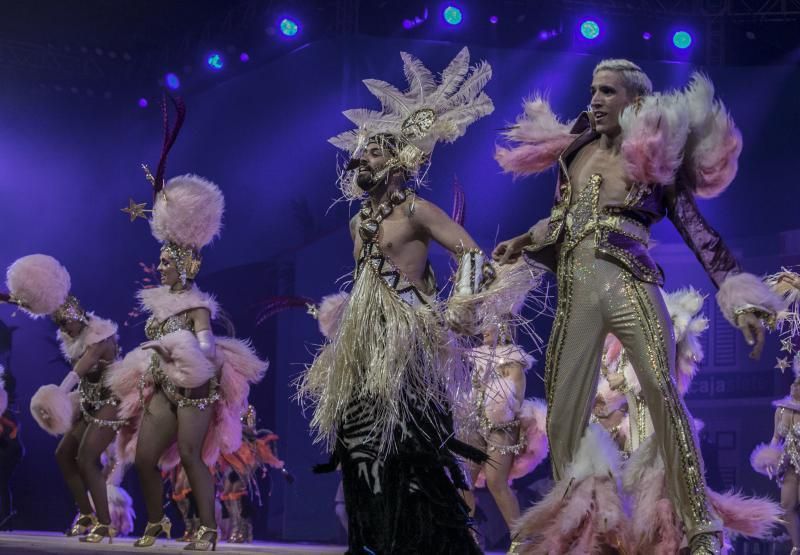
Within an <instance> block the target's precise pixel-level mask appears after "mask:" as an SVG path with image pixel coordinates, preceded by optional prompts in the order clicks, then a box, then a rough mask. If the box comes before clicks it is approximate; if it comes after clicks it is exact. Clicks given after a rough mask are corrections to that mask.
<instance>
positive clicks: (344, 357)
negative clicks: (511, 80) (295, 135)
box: [298, 48, 493, 555]
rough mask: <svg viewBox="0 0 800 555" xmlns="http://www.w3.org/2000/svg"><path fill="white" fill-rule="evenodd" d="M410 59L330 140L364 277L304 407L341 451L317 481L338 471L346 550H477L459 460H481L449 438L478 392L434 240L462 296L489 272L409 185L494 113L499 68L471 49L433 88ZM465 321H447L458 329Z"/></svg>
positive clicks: (372, 84)
mask: <svg viewBox="0 0 800 555" xmlns="http://www.w3.org/2000/svg"><path fill="white" fill-rule="evenodd" d="M401 56H402V58H403V61H404V68H405V73H406V76H407V79H408V81H409V90H408V91H405V92H401V91H399V90H398V89H396V88H395V87H393V86H392V85H390V84H388V83H385V82H383V81H377V80H373V79H369V80H366V81H364V84H365V85H366V86H367V88H368V89H369V90H370V92H372V93H373V94H375V96H377V97H378V99H379V100H380V101H381V104H382V110H381V111H372V110H349V111H347V112H345V113H344V114H345V116H346V117H347V118H348V119H350V120H351V121H352V122H353V123H355V124H356V126H357V128H356V129H355V130H353V131H348V132H346V133H343V134H341V135H339V136H337V137H334V138H333V139H331V143H333V144H334V145H335V146H337V147H339V148H341V149H343V150H344V151H346V153H347V156H348V160H349V162H348V165H347V166H346V167H345V168H343V171H342V178H341V180H340V181H341V186H342V190H343V193H344V196H345V197H346V198H347V199H350V200H356V199H362V204H361V209H360V211H359V213H358V214H357V215H356V216H355V217H354V218H353V219H352V220H351V222H350V230H351V235H352V238H353V243H354V258H355V260H356V269H355V272H354V281H353V284H352V288H351V291H350V296H349V297H348V298H347V300H346V305H345V306H344V308H343V312H342V314H341V323H340V324H339V326H338V328H337V329H336V330H335V332H334V333H333V335H332V337H331V338H330V339H329V340H328V341H326V343H325V345H324V346H323V348H322V349H321V351H320V352H319V354H318V355H317V357H316V359H315V360H314V362H313V364H312V365H311V366H310V367H309V368H308V369H307V371H306V372H305V373H304V375H303V376H302V377H301V379H300V381H299V383H298V385H299V390H298V396H299V398H300V399H301V400H303V401H304V402H309V403H310V404H311V405H312V406H313V410H314V412H313V418H312V421H311V425H312V428H313V431H314V434H315V440H316V441H317V442H319V443H322V444H323V445H324V446H325V447H326V448H328V449H329V450H331V451H332V452H333V456H332V459H331V461H330V463H329V464H328V465H324V466H323V467H321V468H318V470H321V471H322V470H328V471H333V470H335V469H336V467H337V465H338V464H341V470H342V479H343V485H344V497H345V504H346V508H347V515H348V522H349V525H348V544H349V551H348V553H351V554H356V553H359V554H360V553H367V552H369V553H381V554H382V555H390V554H399V553H429V554H436V553H453V554H455V553H458V554H467V553H479V552H480V550H479V548H478V546H477V545H476V544H475V542H474V540H473V539H472V536H471V534H470V531H469V517H468V510H467V507H466V505H465V503H464V501H463V500H462V498H461V496H460V495H459V494H458V489H459V488H461V489H466V484H465V483H464V479H463V478H464V476H463V473H462V470H461V469H460V467H459V463H458V460H457V459H456V454H459V455H464V456H469V457H472V458H477V459H482V458H483V457H484V455H483V454H482V453H481V452H480V451H477V450H475V449H472V448H470V447H469V446H468V445H466V444H463V443H461V442H460V441H458V440H456V439H455V438H454V436H453V423H452V417H451V412H450V409H451V402H452V400H453V399H454V398H455V393H454V392H453V389H457V387H455V386H456V385H457V384H461V385H463V386H468V382H467V378H466V372H463V371H462V372H457V367H459V366H463V362H461V361H460V357H459V356H455V353H454V352H453V351H452V350H451V349H449V348H448V330H447V329H446V327H445V326H444V323H443V315H444V312H445V310H444V306H443V304H442V303H441V302H440V301H439V300H438V299H437V298H436V282H435V278H434V275H433V272H432V269H431V266H430V264H429V262H428V248H429V245H430V242H431V241H434V242H436V243H439V244H440V245H442V246H443V247H444V248H445V249H447V250H448V251H449V252H450V253H452V254H453V255H455V256H456V257H457V258H458V260H459V271H458V274H457V276H456V278H455V284H454V293H453V295H454V296H459V295H460V296H469V295H470V294H472V293H475V292H477V291H479V290H480V289H481V288H482V286H483V285H484V282H485V280H487V276H490V275H491V272H492V268H491V266H490V264H489V263H488V261H486V260H485V257H484V255H483V253H482V252H481V251H480V249H479V248H478V246H477V244H476V243H475V241H473V239H472V238H471V237H470V236H469V235H468V234H467V232H466V231H465V230H464V229H463V228H462V227H461V226H460V225H458V224H457V223H455V222H454V221H453V220H451V219H450V218H449V217H448V216H447V215H446V214H445V212H444V211H442V210H441V209H439V208H438V207H437V206H435V205H434V204H432V203H430V202H428V201H426V200H424V199H422V198H421V197H420V196H419V195H418V194H417V192H416V190H415V188H413V187H412V186H411V185H412V183H410V182H415V181H416V182H418V181H420V180H421V179H422V178H423V176H424V174H425V170H426V168H427V164H428V162H429V160H430V155H431V152H432V150H433V148H434V146H435V145H436V144H437V143H438V142H440V141H446V142H452V141H455V140H456V139H457V138H459V137H460V136H462V135H463V134H464V132H465V131H466V128H467V126H469V125H470V124H471V123H473V122H474V121H475V120H477V119H479V118H480V117H483V116H485V115H487V114H489V113H491V112H492V110H493V105H492V102H491V100H490V99H489V97H488V96H487V95H486V93H484V92H482V89H483V87H484V86H485V85H486V83H487V82H488V80H489V78H490V77H491V67H490V66H489V65H488V64H487V63H485V62H483V63H480V64H478V65H477V66H475V67H473V68H470V66H469V51H468V50H467V49H466V48H464V49H463V50H462V51H461V52H460V53H459V54H458V55H457V56H456V58H455V59H454V60H453V61H452V62H451V63H450V64H449V65H448V67H447V68H446V69H445V70H444V72H443V73H442V74H441V76H440V77H436V76H434V75H433V74H432V73H431V72H430V71H429V70H428V69H427V68H426V67H425V66H424V65H423V64H422V63H421V62H420V61H419V60H418V59H416V58H414V57H413V56H411V55H409V54H406V53H402V54H401ZM462 308H463V306H462ZM465 317H467V316H466V315H465V314H463V313H461V314H460V311H459V310H455V311H453V312H452V313H451V314H450V319H451V320H452V321H453V322H455V323H459V324H461V323H464V322H463V320H462V318H465ZM456 374H458V375H456Z"/></svg>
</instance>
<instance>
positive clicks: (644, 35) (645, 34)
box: [642, 31, 653, 40]
mask: <svg viewBox="0 0 800 555" xmlns="http://www.w3.org/2000/svg"><path fill="white" fill-rule="evenodd" d="M642 38H643V39H644V40H650V39H652V38H653V35H651V34H650V33H648V32H647V31H645V32H644V33H642Z"/></svg>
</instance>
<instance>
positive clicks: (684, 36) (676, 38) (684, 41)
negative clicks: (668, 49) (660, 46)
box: [672, 31, 692, 50]
mask: <svg viewBox="0 0 800 555" xmlns="http://www.w3.org/2000/svg"><path fill="white" fill-rule="evenodd" d="M672 44H674V45H675V47H676V48H680V49H681V50H686V49H687V48H689V47H690V46H691V45H692V35H690V34H689V33H688V32H687V31H677V32H676V33H675V34H674V35H672Z"/></svg>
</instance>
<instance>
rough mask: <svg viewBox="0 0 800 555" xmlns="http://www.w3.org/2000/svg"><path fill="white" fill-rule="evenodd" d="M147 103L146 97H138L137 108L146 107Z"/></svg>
mask: <svg viewBox="0 0 800 555" xmlns="http://www.w3.org/2000/svg"><path fill="white" fill-rule="evenodd" d="M147 104H148V103H147V99H146V98H140V99H139V108H147Z"/></svg>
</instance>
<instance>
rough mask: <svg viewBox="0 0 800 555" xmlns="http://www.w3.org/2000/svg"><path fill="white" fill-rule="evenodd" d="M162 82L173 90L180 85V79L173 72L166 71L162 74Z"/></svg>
mask: <svg viewBox="0 0 800 555" xmlns="http://www.w3.org/2000/svg"><path fill="white" fill-rule="evenodd" d="M164 82H165V83H166V84H167V87H169V88H170V89H172V90H173V91H174V90H176V89H179V88H180V86H181V80H180V79H179V78H178V76H177V75H175V74H174V73H167V74H166V75H165V76H164Z"/></svg>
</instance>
